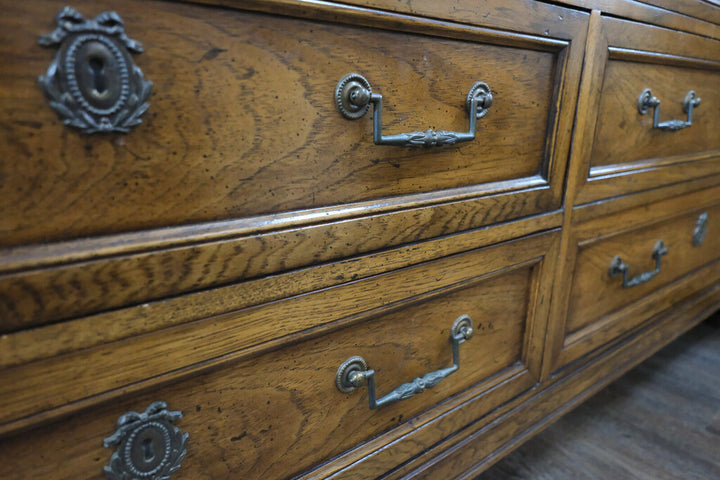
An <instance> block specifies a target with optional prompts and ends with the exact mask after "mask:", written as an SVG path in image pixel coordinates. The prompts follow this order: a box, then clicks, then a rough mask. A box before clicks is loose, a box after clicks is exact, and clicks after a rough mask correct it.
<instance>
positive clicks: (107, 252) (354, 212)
mask: <svg viewBox="0 0 720 480" xmlns="http://www.w3.org/2000/svg"><path fill="white" fill-rule="evenodd" d="M547 186H548V182H547V180H546V179H544V178H543V177H542V176H541V175H535V176H533V177H527V178H524V179H514V180H508V181H501V182H492V183H487V184H482V185H471V186H468V187H459V188H453V189H447V190H440V191H435V192H428V193H421V194H410V195H401V196H397V197H391V198H381V199H377V200H370V201H366V202H356V203H351V204H347V205H339V206H331V207H323V208H315V209H308V210H295V211H290V212H283V213H276V214H270V215H261V216H256V217H248V218H242V219H238V220H224V221H217V222H205V223H199V224H194V225H187V226H175V227H161V228H156V229H148V230H143V231H139V232H128V233H119V234H114V235H104V236H102V237H96V238H88V239H78V240H69V241H64V242H55V243H50V244H36V245H28V246H19V247H6V248H2V249H0V273H3V274H6V273H12V272H15V271H20V270H23V271H24V270H30V269H36V268H42V267H50V266H58V265H66V264H68V263H74V262H81V261H87V260H96V259H99V258H109V257H115V256H120V255H128V254H133V253H145V252H152V251H156V250H158V249H165V248H173V247H183V246H188V245H195V244H201V243H209V242H215V241H219V240H227V239H232V238H237V237H242V236H246V235H250V234H257V233H266V232H273V231H279V230H285V229H290V228H293V227H300V226H312V225H321V224H324V223H330V222H336V221H341V220H351V219H355V218H362V217H366V216H373V215H379V214H385V213H400V212H403V211H405V210H412V209H417V208H421V207H429V206H435V205H443V204H451V203H454V202H460V201H466V200H473V199H477V198H482V197H486V196H495V195H501V194H509V193H515V192H519V191H523V190H536V189H538V188H546V187H547Z"/></svg>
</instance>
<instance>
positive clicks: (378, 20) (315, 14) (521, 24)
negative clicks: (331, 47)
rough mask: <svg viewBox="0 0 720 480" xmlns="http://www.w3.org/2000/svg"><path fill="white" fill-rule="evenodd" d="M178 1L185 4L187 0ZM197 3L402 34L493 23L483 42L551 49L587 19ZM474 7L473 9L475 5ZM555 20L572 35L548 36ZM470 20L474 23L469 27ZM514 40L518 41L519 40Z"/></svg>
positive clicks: (554, 9)
mask: <svg viewBox="0 0 720 480" xmlns="http://www.w3.org/2000/svg"><path fill="white" fill-rule="evenodd" d="M182 1H184V2H188V3H189V1H190V0H182ZM199 1H200V3H204V4H209V5H220V6H224V7H229V8H236V9H242V10H252V11H257V12H265V13H274V14H277V13H280V14H282V15H290V16H294V17H300V18H306V19H319V20H326V21H332V22H334V23H347V24H352V25H362V26H368V27H385V28H390V29H393V30H401V31H404V29H405V28H408V27H407V25H408V24H410V25H412V23H413V22H420V21H425V22H429V21H432V22H433V23H436V24H438V25H442V24H447V25H464V26H467V27H473V28H477V29H478V32H482V31H483V28H484V26H485V25H488V23H489V22H494V23H493V24H492V25H488V26H487V28H492V29H494V32H492V33H490V37H489V38H488V40H485V41H490V40H491V39H492V37H493V36H495V32H497V31H502V30H505V31H504V32H502V33H503V34H504V35H514V33H513V32H525V31H527V30H530V32H531V33H532V35H528V34H527V33H520V35H521V36H525V37H528V38H527V39H526V40H529V39H530V38H534V39H535V40H539V41H541V42H542V41H544V40H550V41H549V42H548V44H549V45H552V43H553V39H555V38H560V39H564V40H571V39H572V34H573V33H577V31H578V30H580V29H582V26H580V25H578V23H579V22H578V20H579V19H581V18H583V17H585V16H587V13H585V12H582V11H578V10H573V9H570V8H567V7H562V6H557V5H550V4H545V3H535V2H532V6H533V8H531V7H530V4H531V2H529V1H527V0H510V1H509V2H505V3H504V5H503V6H504V7H505V8H514V9H516V10H518V11H522V15H515V16H513V17H512V18H511V20H510V21H505V22H502V23H499V22H498V21H497V20H495V18H494V17H495V16H494V15H482V14H479V13H476V12H475V10H477V8H470V9H466V10H463V9H456V10H454V11H448V9H444V11H442V12H436V13H435V14H433V13H428V12H429V10H430V9H429V8H427V7H425V8H424V9H423V10H422V13H419V14H418V12H416V11H413V10H412V8H406V7H405V6H403V5H401V4H396V5H393V6H392V7H390V6H380V5H378V6H372V5H368V6H366V5H352V4H351V3H352V2H347V3H339V2H334V1H312V2H308V1H305V2H298V1H297V0H245V1H243V2H242V3H241V4H240V5H239V3H240V2H238V1H237V0H199ZM193 3H196V2H193ZM508 4H510V5H508ZM475 7H477V6H476V5H475ZM473 17H474V18H473ZM556 17H561V18H559V19H564V20H565V22H559V25H560V26H561V27H563V28H567V27H569V28H570V29H571V31H572V30H574V31H573V32H572V33H571V32H567V31H559V32H558V31H555V30H553V32H552V35H550V33H551V32H550V31H549V29H548V28H547V25H546V23H545V20H546V19H547V18H556ZM568 17H571V18H568ZM473 19H475V23H473ZM568 20H569V21H568ZM479 25H483V26H479ZM496 29H500V30H496ZM518 39H519V40H520V38H519V37H518ZM520 45H523V44H518V46H520Z"/></svg>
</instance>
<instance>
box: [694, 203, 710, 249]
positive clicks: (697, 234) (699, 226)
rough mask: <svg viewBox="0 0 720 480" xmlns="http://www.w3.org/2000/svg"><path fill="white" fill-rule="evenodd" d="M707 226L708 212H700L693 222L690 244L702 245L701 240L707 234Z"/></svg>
mask: <svg viewBox="0 0 720 480" xmlns="http://www.w3.org/2000/svg"><path fill="white" fill-rule="evenodd" d="M707 226H708V214H707V212H705V213H701V214H700V216H699V217H698V219H697V223H696V224H695V230H694V231H693V240H692V244H693V246H694V247H699V246H700V245H702V243H703V241H704V240H705V235H707Z"/></svg>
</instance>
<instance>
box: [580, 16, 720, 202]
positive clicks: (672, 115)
mask: <svg viewBox="0 0 720 480" xmlns="http://www.w3.org/2000/svg"><path fill="white" fill-rule="evenodd" d="M593 22H594V23H595V20H593ZM596 23H597V24H596V25H595V26H593V27H592V28H591V30H592V31H593V38H591V39H590V40H589V42H590V44H591V45H592V46H593V54H594V55H595V61H594V62H593V63H592V65H591V71H588V73H587V75H586V76H585V77H584V78H585V79H584V80H583V85H582V86H581V94H580V102H582V103H583V105H585V108H586V109H588V110H591V111H595V112H597V115H596V116H590V115H588V116H587V117H585V118H582V119H580V120H579V124H578V134H577V135H576V137H575V139H576V141H577V142H578V145H577V148H574V149H573V151H574V155H573V158H575V159H576V160H577V161H576V162H574V167H573V168H574V171H575V174H574V175H576V179H577V188H576V189H577V190H578V193H577V194H576V196H575V199H574V202H573V203H574V204H575V205H583V204H588V203H591V202H596V201H598V200H601V199H608V198H612V197H620V196H624V195H627V194H630V193H635V192H642V191H649V190H652V189H655V188H658V187H661V186H665V185H672V184H677V183H680V182H684V181H687V180H689V179H693V178H707V177H710V176H713V175H717V174H718V173H720V170H719V169H718V167H717V163H718V162H717V160H718V158H720V134H719V133H718V130H717V128H716V125H717V124H718V122H720V108H718V107H719V106H720V93H719V92H718V89H717V85H718V84H720V54H718V52H720V41H718V40H713V39H710V38H704V37H700V36H697V35H692V34H687V33H681V32H674V31H670V30H667V29H662V28H658V27H651V26H647V25H639V24H636V23H631V22H628V21H624V20H618V19H615V18H604V17H603V18H597V22H596ZM690 92H694V94H695V97H694V98H695V99H697V98H699V99H700V101H699V103H693V107H692V109H690V108H689V106H690V103H692V102H690V99H691V98H693V97H692V95H691V93H690ZM643 93H645V95H643ZM641 96H642V97H643V99H645V100H647V101H641V100H640V98H641ZM690 110H691V112H692V118H690V117H689V112H690ZM656 112H657V122H655V115H654V114H655V113H656ZM571 175H572V174H571Z"/></svg>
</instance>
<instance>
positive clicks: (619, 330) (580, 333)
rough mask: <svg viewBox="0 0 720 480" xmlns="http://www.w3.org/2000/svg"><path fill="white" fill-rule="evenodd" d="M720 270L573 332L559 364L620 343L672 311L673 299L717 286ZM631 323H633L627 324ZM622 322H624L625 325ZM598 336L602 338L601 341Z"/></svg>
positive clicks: (698, 273)
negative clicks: (622, 336) (648, 320)
mask: <svg viewBox="0 0 720 480" xmlns="http://www.w3.org/2000/svg"><path fill="white" fill-rule="evenodd" d="M719 267H720V260H717V259H716V260H714V261H713V262H711V263H709V264H706V265H704V266H703V267H700V268H699V269H697V270H695V271H693V272H691V273H688V274H686V275H683V276H682V277H680V278H678V279H676V280H674V281H672V282H670V283H668V284H667V285H664V286H662V287H661V288H659V289H657V290H655V291H653V292H652V293H650V294H648V295H646V296H645V297H643V298H642V299H640V300H639V301H634V302H632V303H630V304H627V305H624V306H623V307H621V308H620V309H618V310H615V311H612V312H610V313H607V314H605V315H603V316H602V317H600V318H598V319H597V320H595V321H594V322H593V323H591V324H590V325H587V326H585V327H583V328H580V329H579V330H576V331H574V332H570V333H569V334H567V335H566V336H565V339H564V341H563V346H562V351H561V352H560V354H559V357H558V364H560V365H566V364H568V363H570V362H571V361H573V360H575V359H576V358H579V357H580V356H582V355H583V354H584V353H586V352H587V351H589V350H593V349H595V348H597V347H599V346H601V345H604V344H605V343H606V341H607V340H608V339H609V341H610V342H616V341H618V340H619V337H617V336H616V334H625V332H626V330H627V334H631V332H633V331H634V330H635V329H637V328H638V327H639V326H640V325H642V323H644V322H645V319H646V318H649V317H653V316H655V315H657V314H658V313H660V312H662V311H664V310H667V309H669V308H672V305H673V303H674V302H673V301H671V299H676V298H686V297H687V296H688V293H690V294H692V292H694V291H698V290H701V289H704V288H706V287H707V286H709V285H711V284H712V283H713V282H715V281H716V280H717V279H716V276H717V271H718V268H719ZM628 319H632V320H630V321H628ZM620 322H623V323H622V325H621V324H620ZM598 335H600V336H601V338H600V339H598Z"/></svg>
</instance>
